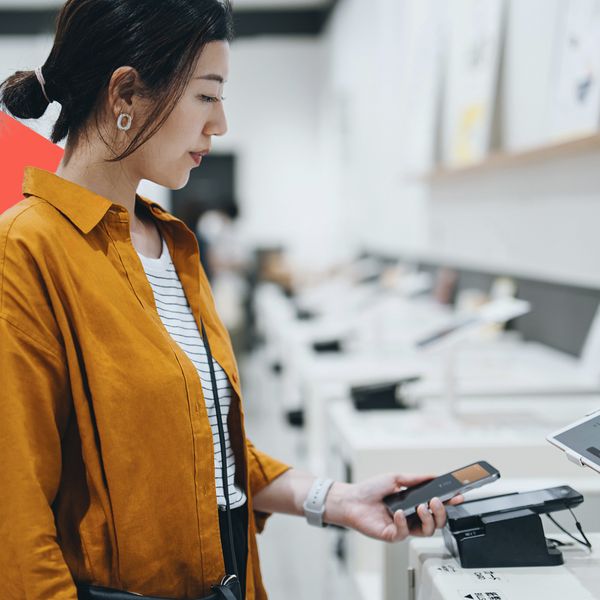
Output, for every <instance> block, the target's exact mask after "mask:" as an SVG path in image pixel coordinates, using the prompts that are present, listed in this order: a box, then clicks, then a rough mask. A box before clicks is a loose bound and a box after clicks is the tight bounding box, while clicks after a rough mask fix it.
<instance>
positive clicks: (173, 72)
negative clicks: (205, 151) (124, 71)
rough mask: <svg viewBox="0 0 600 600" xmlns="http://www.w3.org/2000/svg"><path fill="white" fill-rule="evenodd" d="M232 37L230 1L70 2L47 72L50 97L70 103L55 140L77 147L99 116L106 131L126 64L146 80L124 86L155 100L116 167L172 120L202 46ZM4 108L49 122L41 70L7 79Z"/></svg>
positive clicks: (1, 87) (0, 87)
mask: <svg viewBox="0 0 600 600" xmlns="http://www.w3.org/2000/svg"><path fill="white" fill-rule="evenodd" d="M232 39H233V17H232V9H231V4H230V1H229V0H68V2H67V3H66V4H65V5H64V6H63V8H62V9H61V11H60V13H59V15H58V17H57V20H56V36H55V39H54V45H53V47H52V50H51V52H50V55H49V56H48V59H47V60H46V62H45V63H44V65H43V67H42V74H43V76H44V79H45V81H46V85H45V89H46V93H47V95H48V97H49V98H50V100H56V101H58V102H60V104H61V105H62V110H61V112H60V116H59V117H58V120H57V121H56V123H55V125H54V128H53V130H52V134H51V138H50V139H51V140H52V142H54V143H56V142H59V141H60V140H62V139H63V138H65V137H66V136H67V134H68V135H69V139H70V140H73V141H74V143H75V144H76V143H77V142H78V141H79V138H80V136H81V134H82V132H83V131H84V129H85V127H86V124H87V123H88V120H89V119H90V118H91V117H92V116H93V117H94V119H95V123H96V128H97V129H98V131H99V128H98V116H99V115H98V112H99V108H100V107H101V106H102V103H103V101H104V100H105V98H106V96H107V92H108V84H109V82H110V79H111V76H112V74H113V73H114V71H115V70H116V69H117V68H119V67H120V66H131V67H134V68H135V69H136V70H137V72H138V73H139V76H140V78H141V82H140V83H139V85H135V86H134V82H133V81H132V80H129V81H125V80H124V81H123V83H122V85H123V89H124V90H127V91H129V92H131V93H133V92H135V93H136V94H138V95H140V96H143V97H145V98H150V99H152V100H153V108H152V110H151V111H150V114H149V115H148V118H147V119H146V122H145V123H144V124H143V126H142V127H140V129H139V132H138V133H137V134H136V135H135V136H134V138H133V139H132V140H131V143H130V144H129V145H128V146H127V148H126V149H125V150H124V151H123V152H122V153H121V154H120V155H119V156H117V157H116V158H113V159H111V160H110V161H109V162H115V161H118V160H121V159H123V158H126V157H127V156H129V155H130V154H132V153H133V152H135V151H136V150H137V149H138V148H139V147H140V146H141V145H142V144H144V143H145V142H147V141H148V140H149V139H150V138H151V137H152V136H153V135H154V134H155V133H156V132H157V131H158V130H159V129H160V127H161V125H162V124H163V123H164V122H165V121H166V119H167V118H168V117H169V115H170V114H171V112H172V111H173V109H174V108H175V105H176V104H177V101H178V100H179V99H180V98H181V95H182V94H183V92H184V90H185V87H186V85H187V84H188V82H189V80H190V78H191V76H192V74H193V72H194V68H195V65H196V59H197V57H198V55H199V53H200V52H201V51H202V48H203V47H204V46H205V45H206V44H208V43H209V42H212V41H231V40H232ZM119 85H121V82H119ZM0 105H3V106H5V107H6V108H7V109H8V111H9V112H10V113H11V114H12V115H13V116H15V117H18V118H21V119H38V118H39V117H41V116H42V115H43V114H44V112H46V108H47V107H48V101H47V100H46V98H45V97H44V94H43V91H42V87H41V85H40V83H39V81H38V79H37V77H36V75H35V71H17V72H16V73H15V74H14V75H12V76H10V77H8V78H7V79H5V80H4V81H3V82H2V83H1V84H0ZM86 133H87V130H86ZM103 140H104V138H103ZM104 143H105V144H107V146H108V143H107V142H106V140H104Z"/></svg>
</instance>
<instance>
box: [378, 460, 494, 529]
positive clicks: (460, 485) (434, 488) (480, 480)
mask: <svg viewBox="0 0 600 600" xmlns="http://www.w3.org/2000/svg"><path fill="white" fill-rule="evenodd" d="M499 477H500V471H498V469H496V468H494V467H492V465H490V464H489V463H488V462H486V461H484V460H480V461H479V462H476V463H472V464H470V465H467V466H466V467H462V468H461V469H456V470H455V471H451V472H450V473H446V474H445V475H441V476H440V477H436V478H435V479H430V480H428V481H425V482H423V483H420V484H418V485H415V486H412V487H409V488H406V489H405V490H402V491H400V492H396V493H395V494H390V495H389V496H386V497H385V498H384V499H383V502H384V503H385V505H386V506H387V508H388V510H389V512H390V513H391V514H392V515H393V514H394V513H395V512H396V511H398V510H402V511H403V512H404V514H405V515H406V516H407V517H410V516H411V515H414V514H415V513H416V511H417V507H418V506H419V504H427V503H429V501H430V500H431V499H432V498H439V499H440V500H441V501H442V502H445V501H446V500H450V498H453V497H454V496H456V495H457V494H462V493H463V492H466V491H468V490H472V489H474V488H477V487H481V486H482V485H485V484H486V483H491V482H492V481H496V479H498V478H499Z"/></svg>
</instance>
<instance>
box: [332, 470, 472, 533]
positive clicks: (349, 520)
mask: <svg viewBox="0 0 600 600" xmlns="http://www.w3.org/2000/svg"><path fill="white" fill-rule="evenodd" d="M433 477H434V476H433V475H430V476H416V475H415V476H413V475H395V474H388V475H378V476H377V477H373V478H371V479H367V480H366V481H363V482H362V483H358V484H347V483H339V482H336V483H334V484H333V486H332V488H331V490H330V491H329V494H328V496H327V501H326V505H325V515H324V521H325V522H326V523H332V524H335V525H341V526H343V527H349V528H351V529H355V530H356V531H359V532H360V533H362V534H364V535H367V536H369V537H372V538H375V539H377V540H382V541H385V542H397V541H400V540H403V539H405V538H406V537H408V536H409V535H414V536H431V535H433V534H434V532H435V530H436V529H441V528H442V527H444V525H445V524H446V509H445V508H444V505H443V504H442V503H441V502H440V500H439V498H433V499H432V500H431V501H430V502H429V507H427V505H425V504H422V505H420V506H419V507H418V508H417V515H418V517H419V518H418V519H414V520H413V519H410V521H409V522H407V519H406V517H405V516H404V513H403V512H402V511H401V510H399V511H397V512H396V513H395V514H394V517H393V518H392V516H391V515H390V513H389V511H388V509H387V507H386V505H385V504H384V503H383V502H382V499H383V498H384V496H387V495H388V494H393V493H394V492H399V491H400V490H401V489H402V488H404V487H411V486H413V485H417V484H418V483H421V482H423V481H427V480H429V479H433ZM462 501H463V497H462V496H460V495H459V496H455V497H454V498H453V499H452V500H450V502H449V504H459V503H460V502H462Z"/></svg>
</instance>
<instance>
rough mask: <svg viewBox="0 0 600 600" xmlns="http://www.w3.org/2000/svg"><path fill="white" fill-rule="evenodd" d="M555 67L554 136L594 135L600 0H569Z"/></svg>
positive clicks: (599, 105) (599, 97)
mask: <svg viewBox="0 0 600 600" xmlns="http://www.w3.org/2000/svg"><path fill="white" fill-rule="evenodd" d="M554 65H555V66H556V71H555V72H554V73H553V77H552V80H553V82H554V83H553V86H552V93H551V109H550V128H551V131H552V136H553V137H554V138H570V137H581V136H585V135H589V134H592V133H595V132H596V131H598V126H599V123H600V0H566V14H565V15H564V18H563V19H562V23H561V25H560V27H559V33H558V36H557V46H556V60H555V61H554Z"/></svg>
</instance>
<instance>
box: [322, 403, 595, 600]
mask: <svg viewBox="0 0 600 600" xmlns="http://www.w3.org/2000/svg"><path fill="white" fill-rule="evenodd" d="M598 405H600V398H599V397H595V398H587V399H583V398H582V397H574V398H567V397H565V398H562V399H557V398H554V399H553V400H547V399H545V398H539V399H537V400H536V399H527V400H524V399H519V400H514V399H510V398H506V399H490V398H487V399H485V401H482V400H481V399H479V400H477V399H473V400H468V401H467V400H465V401H462V402H461V409H462V410H464V411H465V412H464V414H463V416H462V417H461V418H460V419H453V418H452V416H450V415H447V414H444V413H443V412H442V411H440V406H439V403H437V406H436V403H432V404H431V405H430V406H428V407H426V408H425V409H423V410H419V411H415V412H412V413H411V412H406V411H373V412H369V411H366V412H358V411H356V410H355V409H354V407H353V406H352V405H351V404H350V403H349V402H348V401H338V402H333V403H331V404H330V405H329V407H328V410H327V420H326V430H327V433H328V437H327V439H328V441H327V449H328V450H327V461H328V462H327V464H328V466H327V473H328V474H329V475H330V476H332V477H334V478H337V479H339V478H341V479H346V480H347V479H351V480H352V481H353V482H359V481H363V480H365V479H367V478H369V477H372V476H374V475H377V474H380V473H385V472H400V473H402V472H406V473H423V474H435V473H444V472H447V471H451V470H453V469H455V468H457V467H459V466H462V465H465V464H468V463H471V462H474V461H476V460H480V459H483V460H487V461H489V462H490V463H491V464H492V465H494V466H495V467H496V468H498V469H499V470H500V472H501V474H502V478H501V479H500V480H499V481H498V482H496V483H493V484H490V485H487V486H485V487H483V488H480V489H478V490H474V491H473V492H471V493H470V494H469V498H474V497H483V496H490V495H496V494H503V493H509V492H513V491H526V490H535V489H542V488H545V487H552V486H556V485H563V484H567V485H571V486H572V487H573V488H574V489H576V490H577V491H579V492H581V493H582V494H583V495H584V498H585V501H584V503H583V504H582V505H581V507H578V508H577V509H576V513H577V514H578V516H579V518H580V520H581V523H582V525H583V526H584V529H585V530H586V531H600V477H599V476H598V475H597V474H595V473H593V472H591V471H590V470H588V469H580V468H577V467H575V465H573V464H572V463H570V462H569V461H568V460H567V459H566V458H565V457H564V456H563V455H561V453H560V452H559V451H557V450H556V449H555V448H553V447H552V446H551V445H550V444H549V443H548V442H547V441H546V440H545V436H546V435H547V434H548V433H549V432H551V431H554V430H555V429H557V428H558V427H560V426H561V425H562V424H564V423H568V422H570V421H572V420H573V418H574V417H575V416H576V415H583V414H586V412H590V411H591V410H592V409H594V408H597V406H598ZM548 530H549V531H551V530H552V528H551V527H550V528H548ZM337 537H338V540H337V541H336V544H337V548H338V551H339V549H340V548H341V555H342V558H341V559H340V558H337V557H333V554H332V558H331V560H332V561H333V562H338V563H342V568H341V569H339V568H338V567H337V566H336V565H332V566H331V568H330V570H331V571H332V572H335V571H336V569H338V570H339V571H340V572H342V573H345V574H346V577H348V578H350V579H351V581H352V583H351V584H349V586H348V587H351V588H353V589H354V590H356V593H355V597H356V598H357V599H362V598H364V600H367V599H369V600H372V599H375V598H377V599H381V600H392V599H394V600H397V599H399V598H403V597H404V596H403V595H402V594H404V593H405V591H406V589H407V586H408V581H407V579H406V573H407V571H406V569H407V566H408V547H407V544H406V543H399V544H383V543H381V542H378V541H376V540H371V539H369V538H367V537H365V536H362V535H360V534H358V533H356V532H354V531H345V532H337ZM509 600H510V599H509Z"/></svg>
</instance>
